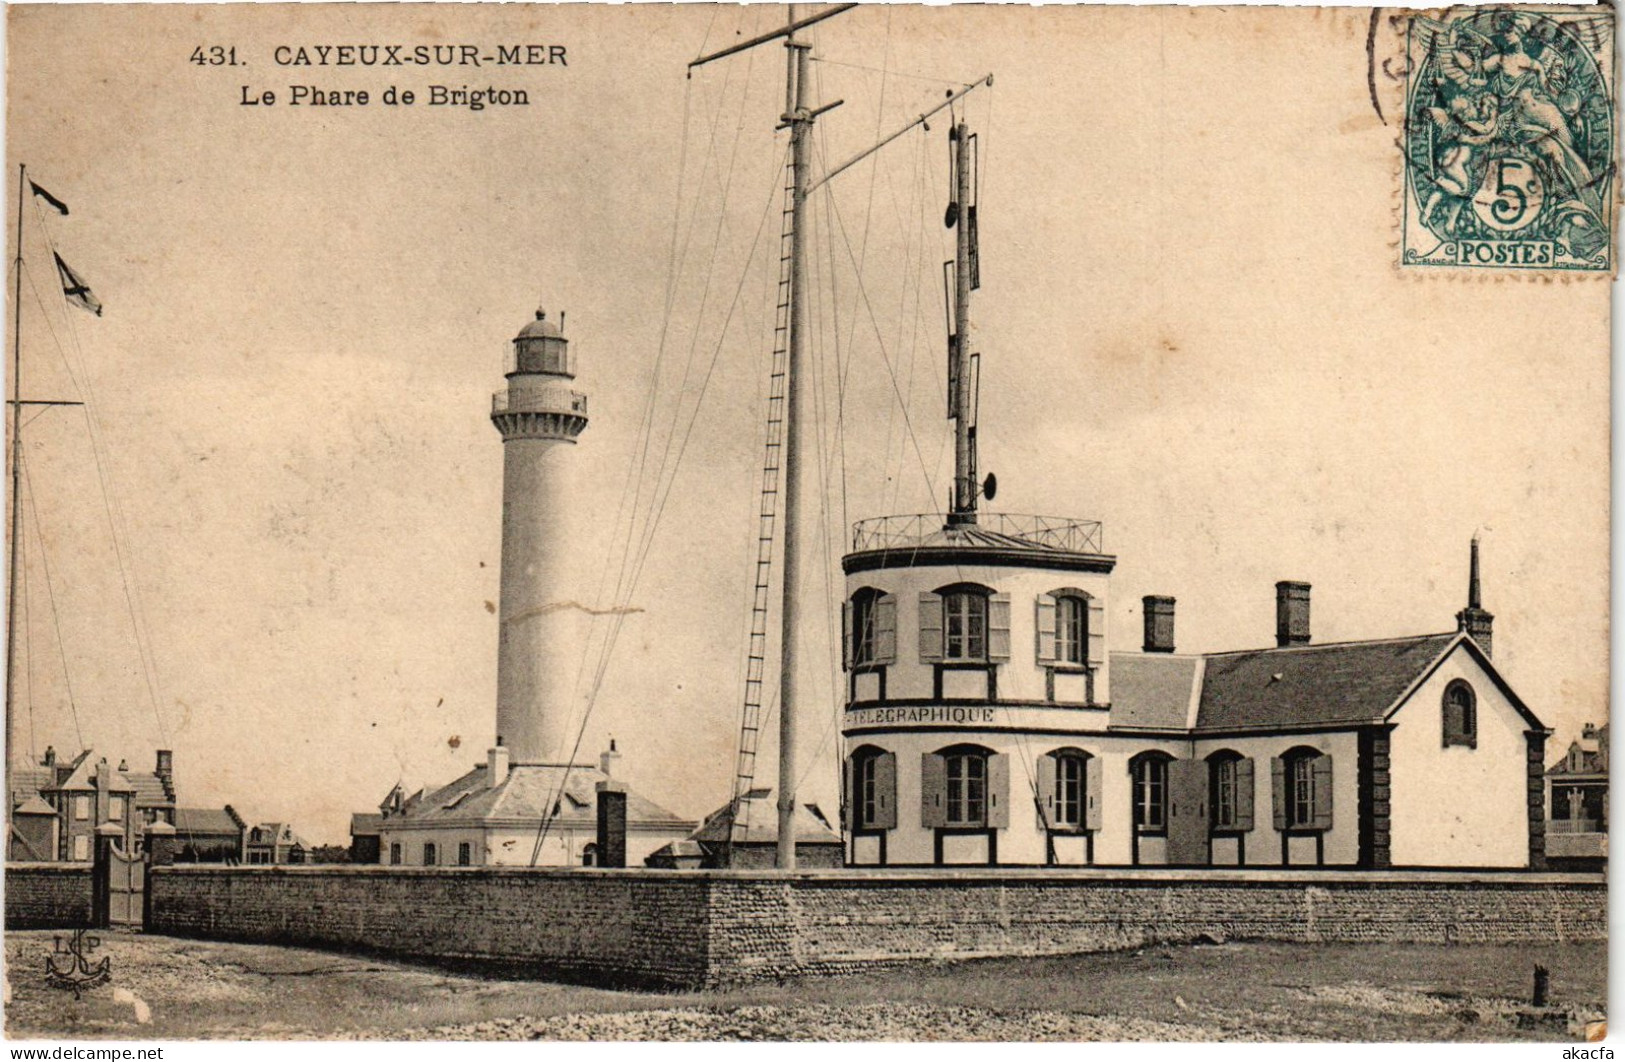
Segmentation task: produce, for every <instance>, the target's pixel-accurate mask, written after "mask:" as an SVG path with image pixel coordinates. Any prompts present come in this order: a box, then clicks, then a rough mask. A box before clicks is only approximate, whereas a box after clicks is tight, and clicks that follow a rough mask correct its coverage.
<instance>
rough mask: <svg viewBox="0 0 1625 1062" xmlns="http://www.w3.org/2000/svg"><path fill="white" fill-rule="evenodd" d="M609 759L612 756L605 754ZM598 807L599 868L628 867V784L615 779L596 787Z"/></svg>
mask: <svg viewBox="0 0 1625 1062" xmlns="http://www.w3.org/2000/svg"><path fill="white" fill-rule="evenodd" d="M604 755H605V757H606V758H607V757H608V756H609V755H610V754H609V753H607V752H606V753H605V754H604ZM594 789H595V792H596V796H597V805H598V863H597V865H598V866H601V867H624V866H626V783H625V782H617V781H615V780H614V779H613V778H609V779H606V780H604V781H602V782H599V783H598V784H597V785H596V786H595V787H594Z"/></svg>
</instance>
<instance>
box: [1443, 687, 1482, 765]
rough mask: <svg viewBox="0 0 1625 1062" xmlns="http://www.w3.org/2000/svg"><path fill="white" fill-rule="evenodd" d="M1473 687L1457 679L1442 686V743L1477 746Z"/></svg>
mask: <svg viewBox="0 0 1625 1062" xmlns="http://www.w3.org/2000/svg"><path fill="white" fill-rule="evenodd" d="M1476 702H1477V698H1476V697H1474V696H1473V688H1472V687H1471V686H1469V685H1467V683H1465V682H1463V681H1462V680H1461V679H1457V680H1456V681H1454V682H1452V683H1451V684H1450V685H1448V686H1446V687H1445V688H1444V744H1445V747H1446V748H1449V747H1450V746H1451V745H1465V746H1466V747H1467V748H1470V749H1471V748H1477V747H1478V705H1477V703H1476Z"/></svg>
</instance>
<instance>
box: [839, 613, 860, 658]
mask: <svg viewBox="0 0 1625 1062" xmlns="http://www.w3.org/2000/svg"><path fill="white" fill-rule="evenodd" d="M853 615H854V613H853V609H852V602H850V601H842V602H841V667H843V668H845V669H846V670H847V671H851V670H852V646H853V644H854V641H855V639H856V633H857V632H856V631H854V630H853V628H852V618H853Z"/></svg>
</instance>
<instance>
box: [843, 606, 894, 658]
mask: <svg viewBox="0 0 1625 1062" xmlns="http://www.w3.org/2000/svg"><path fill="white" fill-rule="evenodd" d="M896 659H897V599H896V598H895V597H893V596H892V595H890V594H887V593H883V592H882V591H879V590H876V589H874V588H873V587H870V586H866V587H864V588H863V589H862V590H859V591H858V592H857V593H855V594H853V595H852V600H851V601H849V602H847V606H846V662H847V666H848V667H869V666H871V665H874V664H890V663H892V662H893V661H895V660H896Z"/></svg>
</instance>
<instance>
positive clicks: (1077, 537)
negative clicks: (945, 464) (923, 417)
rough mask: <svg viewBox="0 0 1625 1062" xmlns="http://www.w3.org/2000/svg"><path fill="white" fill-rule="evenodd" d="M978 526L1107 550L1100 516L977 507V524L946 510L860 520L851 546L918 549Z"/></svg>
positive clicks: (1050, 545) (1079, 549)
mask: <svg viewBox="0 0 1625 1062" xmlns="http://www.w3.org/2000/svg"><path fill="white" fill-rule="evenodd" d="M977 531H983V532H987V533H988V534H990V535H995V536H999V537H1003V538H1011V539H1015V540H1017V541H1018V542H1020V543H1024V544H1026V545H1030V546H1039V547H1041V548H1044V549H1054V550H1062V551H1065V552H1067V553H1103V552H1105V530H1104V526H1103V525H1102V524H1101V522H1100V521H1099V520H1077V519H1073V518H1072V517H1067V516H1037V515H1030V514H1020V513H978V514H977V517H976V523H974V524H956V525H953V526H950V525H949V523H948V517H947V516H946V515H944V514H942V513H912V514H908V515H904V516H880V517H875V518H874V519H871V520H859V521H858V522H857V523H855V524H853V525H852V550H853V552H854V553H863V552H866V551H869V550H878V549H917V548H919V547H921V546H927V545H936V544H942V545H947V544H950V543H951V542H952V541H953V540H954V539H956V538H960V539H969V537H970V536H971V535H974V534H975V532H977Z"/></svg>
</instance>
